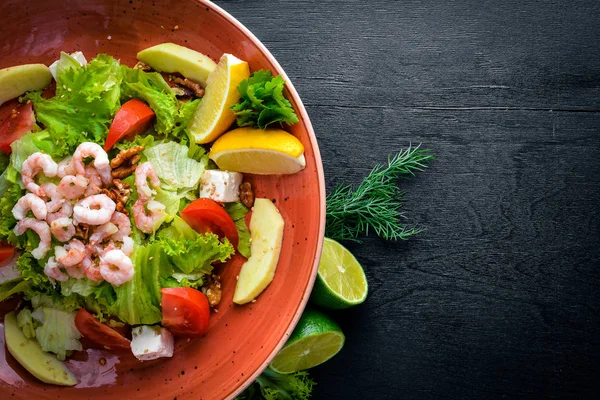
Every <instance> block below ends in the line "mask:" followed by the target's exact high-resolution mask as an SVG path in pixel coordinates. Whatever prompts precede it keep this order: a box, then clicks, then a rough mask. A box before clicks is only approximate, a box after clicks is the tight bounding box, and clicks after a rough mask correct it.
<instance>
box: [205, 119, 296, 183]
mask: <svg viewBox="0 0 600 400" xmlns="http://www.w3.org/2000/svg"><path fill="white" fill-rule="evenodd" d="M209 157H210V159H212V160H213V161H214V162H215V163H217V165H218V166H219V168H220V169H222V170H227V171H236V172H245V173H249V174H258V175H278V174H294V173H296V172H298V171H300V170H302V169H304V167H305V166H306V160H305V158H304V146H303V145H302V143H301V142H300V140H298V139H297V138H296V137H295V136H294V135H291V134H289V133H287V132H286V131H283V130H281V129H267V130H261V129H256V128H238V129H234V130H232V131H230V132H227V133H226V134H224V135H223V136H221V137H220V138H219V139H217V141H216V142H215V143H214V144H213V146H212V148H211V149H210V154H209Z"/></svg>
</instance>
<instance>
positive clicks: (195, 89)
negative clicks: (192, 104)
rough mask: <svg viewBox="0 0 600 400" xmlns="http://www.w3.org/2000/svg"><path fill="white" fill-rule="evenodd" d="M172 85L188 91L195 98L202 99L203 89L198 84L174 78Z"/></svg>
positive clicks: (186, 79) (185, 79)
mask: <svg viewBox="0 0 600 400" xmlns="http://www.w3.org/2000/svg"><path fill="white" fill-rule="evenodd" d="M173 83H175V84H176V85H179V86H183V87H184V88H187V89H190V90H191V92H192V94H193V95H194V96H196V97H204V89H203V88H202V86H200V84H199V83H197V82H194V81H192V80H189V79H188V78H179V77H177V78H175V79H173Z"/></svg>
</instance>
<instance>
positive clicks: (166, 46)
mask: <svg viewBox="0 0 600 400" xmlns="http://www.w3.org/2000/svg"><path fill="white" fill-rule="evenodd" d="M137 58H138V60H140V61H142V62H144V63H146V64H148V65H149V66H151V67H152V68H154V69H155V70H157V71H160V72H179V73H180V74H181V75H183V76H184V77H186V78H189V79H191V80H193V81H196V82H198V83H199V84H200V85H202V86H204V87H206V80H207V79H208V75H210V73H211V72H213V71H214V70H215V69H216V68H217V64H216V63H215V62H214V61H213V60H212V59H210V58H209V57H207V56H205V55H204V54H202V53H199V52H197V51H196V50H192V49H189V48H187V47H184V46H180V45H178V44H175V43H161V44H157V45H156V46H152V47H149V48H147V49H144V50H142V51H140V52H139V53H138V54H137Z"/></svg>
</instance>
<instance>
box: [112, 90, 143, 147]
mask: <svg viewBox="0 0 600 400" xmlns="http://www.w3.org/2000/svg"><path fill="white" fill-rule="evenodd" d="M153 119H154V111H152V109H151V108H150V107H148V105H147V104H146V103H144V102H143V101H141V100H138V99H131V100H129V101H128V102H126V103H125V104H123V105H122V106H121V108H120V109H119V111H117V115H115V119H113V122H112V125H111V126H110V129H109V130H108V137H107V138H106V144H104V150H106V151H108V150H110V149H111V148H112V147H113V146H114V145H115V143H117V142H118V141H119V140H121V139H123V138H133V137H134V136H135V135H138V134H140V133H143V132H145V131H146V130H148V128H149V127H150V125H151V124H152V120H153Z"/></svg>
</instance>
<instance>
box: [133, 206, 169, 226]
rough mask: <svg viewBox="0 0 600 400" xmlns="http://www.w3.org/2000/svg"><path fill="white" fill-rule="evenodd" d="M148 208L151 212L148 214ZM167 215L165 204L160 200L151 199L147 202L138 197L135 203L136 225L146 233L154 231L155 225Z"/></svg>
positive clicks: (134, 216)
mask: <svg viewBox="0 0 600 400" xmlns="http://www.w3.org/2000/svg"><path fill="white" fill-rule="evenodd" d="M146 210H148V212H149V214H146ZM164 215H165V206H164V205H163V204H161V203H159V202H158V201H155V200H150V201H149V202H148V203H145V202H144V201H142V200H141V199H138V200H137V201H136V202H135V204H134V205H133V220H134V221H135V226H137V227H138V229H139V230H141V231H142V232H144V233H152V232H154V225H155V224H156V223H157V222H158V221H159V220H160V219H161V218H162V217H163V216H164Z"/></svg>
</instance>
